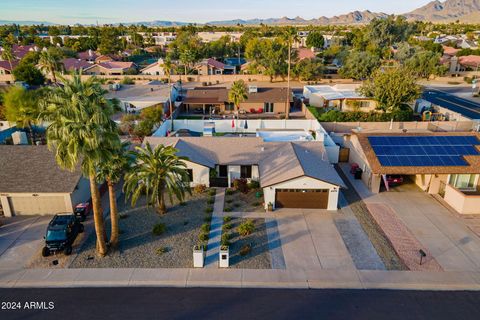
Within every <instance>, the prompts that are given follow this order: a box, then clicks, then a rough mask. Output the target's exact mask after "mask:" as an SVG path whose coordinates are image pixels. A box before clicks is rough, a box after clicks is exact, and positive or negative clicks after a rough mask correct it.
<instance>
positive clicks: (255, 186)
mask: <svg viewBox="0 0 480 320" xmlns="http://www.w3.org/2000/svg"><path fill="white" fill-rule="evenodd" d="M248 188H249V189H250V190H256V189H258V188H260V182H258V181H255V180H252V181H250V182H249V183H248Z"/></svg>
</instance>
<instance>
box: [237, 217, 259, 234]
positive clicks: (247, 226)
mask: <svg viewBox="0 0 480 320" xmlns="http://www.w3.org/2000/svg"><path fill="white" fill-rule="evenodd" d="M237 231H238V233H239V234H240V235H241V236H243V237H245V236H248V235H249V234H252V232H254V231H255V224H254V223H253V221H252V220H250V219H248V220H247V221H245V222H243V223H242V224H240V225H239V226H238V228H237Z"/></svg>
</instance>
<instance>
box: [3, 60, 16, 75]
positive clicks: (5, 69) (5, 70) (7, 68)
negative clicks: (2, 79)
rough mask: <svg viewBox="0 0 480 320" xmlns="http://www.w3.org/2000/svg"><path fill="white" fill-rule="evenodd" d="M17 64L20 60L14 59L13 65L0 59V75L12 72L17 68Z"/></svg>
mask: <svg viewBox="0 0 480 320" xmlns="http://www.w3.org/2000/svg"><path fill="white" fill-rule="evenodd" d="M17 65H18V60H14V61H12V64H11V65H10V62H8V61H0V75H5V74H12V71H13V69H15V67H16V66H17Z"/></svg>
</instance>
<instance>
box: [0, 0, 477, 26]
mask: <svg viewBox="0 0 480 320" xmlns="http://www.w3.org/2000/svg"><path fill="white" fill-rule="evenodd" d="M401 15H403V16H404V17H406V18H407V19H408V20H410V21H431V22H434V23H448V22H454V21H457V20H458V21H460V22H465V23H480V0H446V1H443V2H442V1H439V0H434V1H431V2H430V3H428V4H426V5H424V6H422V7H420V8H418V9H415V10H413V11H411V12H407V13H404V14H401ZM388 16H389V15H388V14H386V13H382V12H371V11H369V10H365V11H353V12H350V13H347V14H342V15H338V16H333V17H325V16H322V17H319V18H314V19H303V18H302V17H295V18H288V17H282V18H269V19H248V20H242V19H235V20H222V21H210V22H207V23H205V24H207V25H213V26H231V25H237V24H242V25H259V24H262V23H263V24H266V25H297V26H300V25H361V24H368V23H369V22H370V21H372V20H373V19H375V18H386V17H388ZM12 23H17V24H22V25H33V24H44V25H53V24H54V23H50V22H38V21H5V20H0V25H2V24H12ZM123 24H124V25H146V26H159V27H178V26H183V25H188V24H190V23H189V22H179V21H165V20H156V21H143V22H129V23H123ZM199 25H202V24H199Z"/></svg>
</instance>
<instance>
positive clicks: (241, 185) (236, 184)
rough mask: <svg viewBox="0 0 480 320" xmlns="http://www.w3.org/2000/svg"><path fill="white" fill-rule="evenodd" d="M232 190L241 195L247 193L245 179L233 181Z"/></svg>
mask: <svg viewBox="0 0 480 320" xmlns="http://www.w3.org/2000/svg"><path fill="white" fill-rule="evenodd" d="M233 188H235V190H238V191H240V192H241V193H247V192H248V185H247V179H235V180H233Z"/></svg>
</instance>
